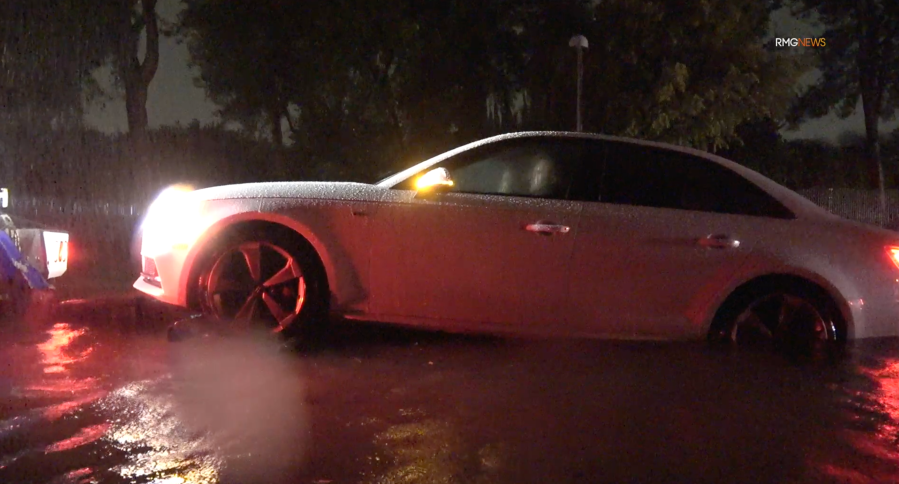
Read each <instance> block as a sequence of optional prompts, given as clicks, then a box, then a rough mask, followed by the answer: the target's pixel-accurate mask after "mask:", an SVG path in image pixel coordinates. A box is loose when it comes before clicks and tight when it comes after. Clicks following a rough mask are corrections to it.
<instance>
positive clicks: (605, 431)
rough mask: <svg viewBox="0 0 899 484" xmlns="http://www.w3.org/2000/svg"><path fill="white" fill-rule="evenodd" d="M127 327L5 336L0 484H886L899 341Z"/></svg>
mask: <svg viewBox="0 0 899 484" xmlns="http://www.w3.org/2000/svg"><path fill="white" fill-rule="evenodd" d="M64 313H65V312H64ZM75 313H78V311H75ZM145 317H146V315H145ZM134 319H135V314H134V313H133V312H129V311H128V310H122V311H119V310H113V309H109V308H105V309H104V308H99V309H98V308H94V309H91V310H90V311H87V312H86V313H85V311H81V312H80V313H78V314H74V313H73V314H70V315H68V316H67V315H66V314H62V315H60V316H57V317H55V318H54V319H53V320H52V321H48V322H46V323H42V324H39V323H27V324H19V325H13V326H8V327H5V328H3V331H2V333H0V334H2V335H3V336H2V337H0V483H9V484H12V483H23V484H24V483H54V484H56V483H60V484H61V483H66V484H68V483H71V484H76V483H79V484H80V483H106V482H110V483H120V482H121V483H125V482H128V483H160V484H161V483H166V484H169V483H173V484H174V483H217V482H223V483H224V482H227V483H235V484H245V483H256V482H259V483H288V482H289V483H315V484H328V483H390V484H393V483H397V484H398V483H478V484H480V483H484V484H486V483H509V484H513V483H550V482H553V483H557V482H558V483H567V482H583V483H606V482H607V483H660V482H683V483H721V482H728V483H743V482H745V483H766V482H771V483H806V482H807V483H826V482H835V483H836V482H840V483H843V482H849V483H867V482H871V483H874V482H876V483H884V482H899V446H897V442H899V342H897V341H896V340H880V341H869V342H865V343H863V344H856V345H853V346H851V347H850V348H849V351H848V353H847V354H846V355H845V356H843V357H841V358H839V359H837V360H836V361H810V360H807V361H796V360H789V359H787V358H784V357H777V356H772V355H768V354H757V353H752V352H741V353H727V352H721V351H714V350H711V349H709V348H707V347H706V346H705V345H700V344H697V345H692V344H687V345H685V344H621V343H609V342H596V341H551V340H550V341H546V340H544V341H527V340H514V339H494V338H469V337H459V336H448V335H442V334H433V333H418V332H411V331H404V330H394V329H384V328H377V327H367V326H360V327H346V328H342V329H339V330H338V331H337V334H336V335H335V338H334V340H335V341H332V342H330V343H328V344H324V345H319V346H318V347H310V348H304V349H300V350H294V351H285V350H283V349H281V348H278V347H274V346H271V345H269V344H266V343H263V342H258V341H256V342H253V341H250V340H237V339H222V338H212V339H205V340H192V341H186V342H182V343H178V344H171V343H168V342H167V341H166V340H165V332H164V330H165V324H164V321H161V320H159V318H156V319H154V318H151V317H147V321H144V322H136V321H135V320H134Z"/></svg>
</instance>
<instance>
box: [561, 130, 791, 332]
mask: <svg viewBox="0 0 899 484" xmlns="http://www.w3.org/2000/svg"><path fill="white" fill-rule="evenodd" d="M584 156H585V158H586V159H587V163H588V164H589V165H590V166H591V167H593V168H594V170H593V174H592V175H588V177H589V178H591V181H592V182H593V186H595V187H597V190H596V192H594V193H593V194H592V195H590V196H589V198H591V199H592V201H587V202H586V203H585V205H584V209H583V213H582V217H581V225H580V227H579V230H578V240H577V245H576V247H575V251H574V255H573V263H572V288H571V305H570V309H569V310H570V311H571V321H572V325H573V326H574V327H577V328H580V329H583V330H591V332H594V333H598V334H604V335H608V336H627V337H633V336H635V337H638V338H677V337H691V336H696V335H697V334H698V332H699V331H701V328H700V327H699V325H698V324H697V321H699V320H701V316H700V313H701V312H702V310H703V309H704V308H705V305H707V304H708V302H709V301H710V300H711V299H712V298H713V297H714V296H715V295H716V294H717V292H718V291H719V290H720V288H721V287H722V286H723V285H725V284H726V283H728V282H729V281H730V280H731V278H732V277H734V275H735V273H737V271H738V270H739V269H740V267H741V265H742V264H744V263H745V262H746V261H747V257H748V254H749V252H750V251H751V248H752V247H753V246H754V245H755V241H756V238H757V237H759V234H762V233H764V231H765V229H766V226H770V223H771V222H770V221H771V220H777V219H781V220H782V219H787V218H790V217H791V216H792V214H790V213H789V211H788V210H787V209H786V208H784V207H783V205H781V204H780V203H779V202H777V201H776V200H775V199H773V198H772V197H770V196H769V195H768V194H767V193H765V192H764V191H762V190H761V189H760V188H758V187H757V186H755V185H754V184H752V183H750V182H749V181H748V180H746V179H745V178H743V177H742V176H740V175H738V174H737V173H735V172H733V171H731V170H730V169H728V168H725V167H724V166H722V165H720V164H718V163H717V162H714V161H712V160H709V159H705V158H703V157H700V156H695V155H692V154H688V153H684V152H680V151H675V150H671V149H663V148H657V147H650V146H644V145H637V144H633V143H626V142H618V141H600V140H591V141H590V142H589V146H588V147H586V148H585V155H584ZM769 233H770V231H769Z"/></svg>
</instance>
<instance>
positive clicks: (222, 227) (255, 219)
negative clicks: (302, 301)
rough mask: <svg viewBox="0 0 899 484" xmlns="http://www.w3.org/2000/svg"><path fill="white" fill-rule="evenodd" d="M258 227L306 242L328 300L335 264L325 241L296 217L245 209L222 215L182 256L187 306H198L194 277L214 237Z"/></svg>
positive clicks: (211, 246) (326, 300)
mask: <svg viewBox="0 0 899 484" xmlns="http://www.w3.org/2000/svg"><path fill="white" fill-rule="evenodd" d="M259 231H264V232H265V231H268V232H271V231H273V232H276V233H277V232H280V233H281V234H282V235H284V236H287V237H291V238H293V240H294V241H296V242H297V243H300V244H307V245H308V246H309V248H311V251H312V253H314V254H315V256H316V257H317V258H318V260H317V261H316V262H317V263H318V264H320V266H321V270H322V272H323V277H324V281H322V282H323V283H324V284H325V295H326V297H325V304H328V305H330V304H331V298H332V297H333V296H332V295H331V287H332V286H331V282H332V281H333V276H334V271H333V268H334V264H333V261H332V260H331V258H330V257H329V253H328V251H327V250H326V249H325V244H324V243H322V241H321V240H320V239H319V238H317V237H315V235H314V234H313V233H312V231H311V230H310V229H309V228H308V227H306V226H304V225H303V224H301V223H299V222H298V221H296V220H294V219H291V218H288V217H284V216H280V215H278V214H273V213H263V212H244V213H240V214H236V215H233V216H230V217H225V218H223V219H221V220H219V221H217V222H216V223H214V224H213V225H211V226H210V227H209V228H207V229H206V230H205V231H204V232H203V235H201V236H200V238H198V239H197V241H196V242H195V243H194V244H193V246H192V247H191V249H190V252H189V253H188V254H187V256H186V257H185V259H184V264H183V268H184V269H183V270H182V272H181V277H180V281H179V287H180V289H181V290H180V291H179V292H180V294H181V295H182V299H183V300H182V301H181V302H182V305H184V306H185V307H188V308H196V307H197V302H198V301H197V294H196V288H195V287H193V284H192V283H193V281H195V280H196V279H197V278H198V277H199V276H200V272H201V270H202V268H203V263H204V262H205V261H206V258H207V257H209V256H210V255H211V254H212V251H213V250H214V249H215V248H216V241H217V240H219V239H220V238H221V237H222V236H226V235H230V234H234V233H242V232H243V233H256V232H259Z"/></svg>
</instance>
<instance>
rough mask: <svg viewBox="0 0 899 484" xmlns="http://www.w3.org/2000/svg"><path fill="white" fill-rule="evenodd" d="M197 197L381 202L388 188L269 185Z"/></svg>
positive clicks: (352, 184) (210, 191) (338, 184)
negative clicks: (385, 189)
mask: <svg viewBox="0 0 899 484" xmlns="http://www.w3.org/2000/svg"><path fill="white" fill-rule="evenodd" d="M194 193H195V195H196V196H199V197H200V198H202V199H203V200H217V199H235V198H241V199H246V198H316V199H325V200H377V199H379V198H380V197H381V196H382V194H383V193H384V188H381V187H378V186H376V185H369V184H366V183H355V182H266V183H245V184H239V185H224V186H218V187H211V188H204V189H202V190H197V191H196V192H194Z"/></svg>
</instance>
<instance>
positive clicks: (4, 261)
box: [0, 230, 50, 289]
mask: <svg viewBox="0 0 899 484" xmlns="http://www.w3.org/2000/svg"><path fill="white" fill-rule="evenodd" d="M16 273H19V274H21V275H22V276H21V278H19V277H16ZM0 276H2V277H3V279H7V280H9V279H14V280H17V281H21V280H22V279H24V280H25V283H27V284H28V286H29V287H30V288H31V289H50V283H48V282H47V280H46V279H44V277H43V276H42V275H41V273H40V272H39V271H38V270H37V269H35V268H34V267H33V266H32V265H30V264H29V263H28V261H27V260H26V259H25V256H24V255H22V253H21V252H20V251H19V249H18V248H17V247H16V244H15V242H13V241H12V239H11V238H10V237H9V234H7V233H6V232H4V231H2V230H0Z"/></svg>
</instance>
